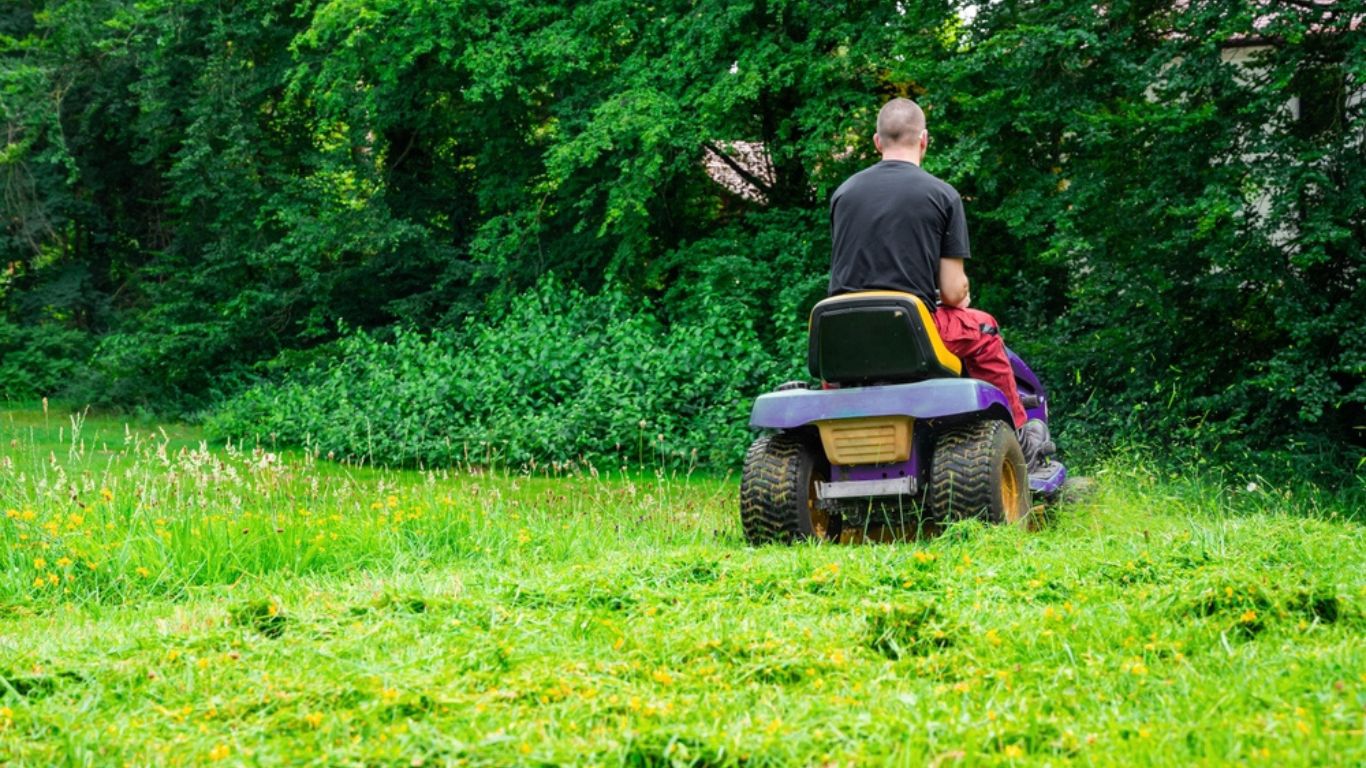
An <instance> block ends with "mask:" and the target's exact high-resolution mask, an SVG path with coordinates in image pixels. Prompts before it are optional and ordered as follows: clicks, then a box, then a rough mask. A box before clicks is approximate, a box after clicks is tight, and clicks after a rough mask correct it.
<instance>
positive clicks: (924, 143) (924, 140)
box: [920, 130, 930, 157]
mask: <svg viewBox="0 0 1366 768" xmlns="http://www.w3.org/2000/svg"><path fill="white" fill-rule="evenodd" d="M929 148H930V132H929V131H928V130H922V131H921V132H920V156H921V157H924V156H925V150H927V149H929Z"/></svg>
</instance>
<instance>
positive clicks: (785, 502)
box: [740, 432, 840, 546]
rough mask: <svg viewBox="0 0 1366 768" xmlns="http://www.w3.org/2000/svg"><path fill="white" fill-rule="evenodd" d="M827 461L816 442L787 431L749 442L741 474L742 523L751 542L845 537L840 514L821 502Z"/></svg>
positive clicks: (766, 542) (825, 539)
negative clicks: (819, 495) (820, 485)
mask: <svg viewBox="0 0 1366 768" xmlns="http://www.w3.org/2000/svg"><path fill="white" fill-rule="evenodd" d="M823 464H824V462H823V461H821V457H819V456H818V455H817V453H816V451H815V450H814V449H813V448H812V446H811V445H810V444H808V443H806V442H804V441H803V440H801V439H800V438H799V437H798V436H796V435H792V434H788V433H785V432H784V433H779V434H776V435H764V436H762V437H760V438H758V439H757V440H755V441H754V442H753V443H752V444H751V445H750V446H749V451H748V452H747V453H746V454H745V469H744V474H743V475H741V477H740V524H741V526H742V527H743V528H744V531H745V538H746V539H748V540H749V543H751V544H754V545H756V546H757V545H760V544H769V543H772V542H791V541H800V540H802V539H818V540H822V541H834V540H837V539H838V538H839V534H840V519H839V517H838V516H833V515H830V514H829V513H827V512H826V511H825V510H823V509H820V508H818V507H817V506H816V483H817V482H820V481H822V480H824V479H825V473H824V471H823V470H822V465H823Z"/></svg>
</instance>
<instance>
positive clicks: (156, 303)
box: [0, 0, 1366, 448]
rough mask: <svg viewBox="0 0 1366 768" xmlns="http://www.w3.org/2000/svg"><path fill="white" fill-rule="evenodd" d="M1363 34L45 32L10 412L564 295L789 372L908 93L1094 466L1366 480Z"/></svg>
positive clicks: (1106, 28)
mask: <svg viewBox="0 0 1366 768" xmlns="http://www.w3.org/2000/svg"><path fill="white" fill-rule="evenodd" d="M1363 15H1366V10H1364V9H1363V8H1362V7H1361V5H1360V4H1359V3H1334V4H1319V3H1283V4H1268V5H1257V4H1247V3H1244V2H1235V1H1234V0H1195V1H1193V2H1189V3H1182V4H1173V3H1169V2H1148V1H1147V0H1132V1H1126V0H1113V1H1112V2H1107V3H1101V4H1097V3H1093V2H1087V3H1081V2H1075V1H1074V0H1029V1H1022V0H1009V1H1007V0H1003V1H1002V2H993V3H986V4H978V3H973V4H967V3H957V2H948V1H947V0H946V1H945V2H916V3H874V2H843V3H814V2H809V1H805V0H695V1H690V2H681V1H678V0H662V1H661V2H653V3H646V4H639V3H628V2H623V1H622V0H587V1H586V2H580V3H540V2H512V3H508V2H491V1H490V0H460V1H459V2H449V1H446V0H290V1H289V2H284V0H248V1H247V2H226V0H190V1H189V2H173V1H172V0H141V1H140V2H132V0H90V1H89V2H66V1H63V0H45V1H44V0H16V1H15V2H11V3H8V4H6V6H5V8H4V9H3V10H0V95H3V107H2V108H0V112H3V119H4V123H5V125H4V129H5V136H6V139H5V142H6V143H5V145H4V148H3V153H2V154H0V179H3V181H4V192H5V194H4V198H3V221H4V224H3V231H2V232H0V263H3V264H5V265H7V266H6V268H5V270H4V272H3V275H0V295H3V296H4V300H5V306H4V311H3V313H2V316H0V352H3V353H4V355H5V357H4V360H3V362H0V373H3V374H4V375H3V379H2V380H0V394H3V395H4V396H8V397H27V396H33V395H35V394H40V393H53V392H56V391H58V390H60V389H63V388H65V389H67V390H68V391H70V392H74V393H75V395H76V396H80V397H86V398H94V399H99V400H102V401H106V402H114V403H124V404H145V405H153V406H155V407H161V408H169V409H182V410H183V409H193V408H198V407H202V406H205V405H209V404H211V403H213V402H215V401H216V400H218V399H219V398H221V397H222V396H225V395H230V394H231V393H233V392H236V391H239V390H240V388H241V387H242V386H244V385H246V384H248V383H250V382H251V381H254V380H256V379H257V378H258V377H259V376H262V375H268V376H273V375H278V374H279V373H281V372H282V371H287V370H289V369H291V368H294V367H296V364H297V363H298V362H299V361H301V360H307V359H314V358H316V356H317V355H318V354H324V355H325V354H326V350H327V349H328V345H329V344H330V342H332V341H333V340H334V339H336V338H337V337H338V335H339V334H344V333H348V332H349V331H348V330H347V329H357V328H359V329H370V330H372V331H374V332H376V333H377V334H378V336H367V338H368V339H374V338H378V339H383V338H384V333H385V329H388V328H394V327H405V326H406V327H415V328H418V329H437V328H441V329H447V330H448V331H449V333H454V334H455V335H454V336H451V335H449V333H448V334H447V335H444V336H443V337H442V338H446V339H449V338H459V337H460V336H459V334H460V329H461V328H462V327H464V324H465V322H466V321H467V320H468V319H473V318H484V319H485V320H486V321H488V322H491V323H492V325H491V326H488V327H497V322H496V320H497V318H498V317H500V316H503V315H504V314H506V313H507V311H508V309H509V307H510V306H512V305H513V303H516V302H521V301H524V300H525V299H524V298H522V297H523V296H524V292H526V291H528V290H531V289H532V287H533V286H535V285H537V284H538V282H539V281H540V280H541V279H542V278H543V277H544V276H546V275H548V274H555V275H558V277H559V279H560V280H563V281H566V282H568V283H570V284H573V285H577V286H579V287H580V288H582V289H584V290H587V291H589V292H599V291H602V292H607V293H612V294H613V295H616V294H617V293H621V294H622V295H625V296H629V297H631V298H632V300H634V301H635V302H637V304H638V305H639V311H640V312H642V313H648V314H650V315H652V316H653V317H654V320H652V322H657V323H659V324H660V326H659V327H660V328H662V329H667V328H669V327H672V326H679V327H683V326H687V327H694V326H695V327H712V328H716V327H722V325H724V324H721V325H718V324H717V322H716V321H715V317H716V314H715V308H716V307H724V308H725V311H726V313H728V314H729V316H730V318H731V321H733V322H734V323H738V324H739V326H738V327H745V328H752V329H753V335H752V339H753V343H754V344H757V345H758V347H759V351H760V352H761V353H762V354H761V356H760V357H761V358H766V359H768V360H775V361H785V364H786V365H787V366H788V367H790V368H792V369H793V373H794V374H795V373H796V370H795V369H796V368H797V366H796V359H797V356H798V349H799V347H800V339H801V334H802V332H803V327H802V325H803V323H802V316H803V313H804V312H805V310H806V308H807V307H809V306H810V304H811V303H812V302H813V301H814V300H816V298H818V297H819V296H820V295H821V292H822V290H823V282H824V271H825V268H826V265H827V262H828V247H829V245H828V228H827V225H826V221H825V213H824V211H825V204H826V201H827V200H828V196H829V193H830V192H831V191H832V190H833V188H834V186H835V185H837V184H838V183H839V182H840V181H841V180H842V179H843V178H844V177H845V176H847V175H848V174H849V173H851V172H852V171H854V170H856V169H857V168H859V167H862V166H863V165H865V164H867V163H868V162H870V161H871V159H872V147H871V143H870V141H869V136H870V134H871V133H872V130H873V120H874V116H875V113H876V108H877V106H878V105H879V103H880V102H881V101H882V100H883V99H885V98H886V97H888V96H892V95H910V96H913V97H915V98H917V99H918V100H919V101H920V102H921V103H922V104H924V105H925V106H926V108H927V110H928V112H929V115H930V121H931V134H932V138H933V144H932V147H931V151H930V155H929V157H928V159H927V165H928V166H929V167H930V169H931V170H932V171H934V172H936V173H938V174H939V175H941V176H944V177H945V178H947V179H949V180H950V181H952V182H953V183H954V184H955V185H957V186H958V187H959V188H960V190H962V191H963V193H964V195H965V198H966V200H967V203H968V206H967V207H968V215H969V217H970V223H971V227H972V233H973V241H974V250H975V254H976V257H975V259H974V261H973V264H972V274H973V278H974V282H975V285H976V286H977V288H978V290H977V291H975V293H976V294H977V296H978V299H977V302H978V303H979V304H981V305H983V306H984V307H986V308H987V309H989V310H992V311H994V312H996V313H997V314H998V315H1000V316H1001V317H1002V318H1003V320H1004V321H1005V325H1006V329H1007V334H1008V336H1009V338H1010V340H1011V342H1012V344H1013V345H1015V346H1017V347H1019V348H1021V350H1022V351H1025V352H1027V353H1028V355H1029V356H1030V358H1031V359H1032V360H1034V361H1035V362H1036V365H1038V366H1039V367H1041V368H1042V369H1043V370H1044V371H1045V372H1046V374H1047V375H1048V378H1049V379H1050V381H1052V382H1053V384H1054V387H1055V389H1056V394H1057V396H1058V400H1059V403H1060V405H1062V406H1064V407H1065V409H1066V412H1067V413H1068V420H1067V423H1068V424H1069V425H1070V426H1069V427H1068V431H1069V433H1070V434H1069V436H1070V437H1072V438H1073V443H1074V444H1079V443H1080V442H1082V441H1084V440H1085V439H1087V438H1093V442H1095V443H1099V442H1102V441H1103V440H1104V439H1106V438H1107V437H1108V436H1110V435H1114V434H1128V435H1134V436H1149V437H1152V436H1161V437H1162V438H1164V439H1166V438H1169V437H1177V438H1180V439H1181V440H1183V441H1195V442H1197V443H1199V444H1203V445H1217V444H1222V443H1235V444H1239V445H1262V446H1274V445H1278V444H1286V442H1287V441H1311V442H1316V444H1318V445H1321V446H1332V445H1337V446H1339V447H1341V446H1342V445H1352V444H1355V445H1356V446H1357V447H1358V448H1359V447H1360V445H1361V441H1362V439H1363V437H1362V435H1361V434H1360V430H1359V429H1357V427H1359V426H1360V424H1361V423H1362V422H1363V408H1364V407H1366V352H1363V351H1362V350H1363V349H1366V344H1363V341H1366V339H1363V338H1362V336H1363V331H1362V330H1361V328H1360V327H1359V324H1356V323H1355V322H1354V321H1355V318H1356V317H1359V316H1360V315H1361V314H1362V312H1363V310H1366V306H1363V302H1364V301H1366V299H1363V295H1364V294H1366V292H1363V291H1362V290H1361V289H1360V281H1361V271H1362V266H1363V260H1364V259H1366V257H1364V256H1363V252H1362V249H1363V243H1366V224H1364V223H1363V216H1364V214H1363V211H1366V162H1363V159H1366V158H1363V156H1362V155H1363V151H1366V138H1363V122H1362V115H1361V111H1362V108H1363V104H1364V103H1366V99H1363V98H1362V97H1361V95H1360V94H1361V92H1362V88H1363V80H1364V79H1366V56H1364V55H1363V47H1364V46H1366V43H1363V40H1362V38H1363V37H1366V36H1363V35H1361V34H1359V31H1358V30H1356V27H1357V26H1358V25H1359V24H1360V21H1361V18H1362V16H1363ZM709 166H710V167H711V168H712V169H713V170H712V171H711V172H710V173H709V171H708V167H709ZM716 169H720V173H722V174H726V175H728V176H729V177H731V182H732V183H731V184H730V186H729V187H727V186H726V185H723V184H719V183H717V179H716V178H715V177H716V175H717V171H716ZM728 322H730V321H728ZM480 327H485V326H483V325H481V326H480ZM642 327H650V326H649V324H646V326H642ZM727 327H729V326H727ZM662 332H663V331H662ZM747 337H748V336H747ZM96 345H98V346H96ZM495 346H496V345H495ZM362 347H364V345H362ZM358 348H359V347H358ZM365 348H368V347H365ZM317 359H322V358H317ZM754 359H760V358H754ZM778 367H779V368H781V367H782V365H781V364H780V365H779V366H778ZM765 370H767V366H765ZM1293 444H1294V445H1301V446H1302V445H1303V443H1302V442H1297V443H1293Z"/></svg>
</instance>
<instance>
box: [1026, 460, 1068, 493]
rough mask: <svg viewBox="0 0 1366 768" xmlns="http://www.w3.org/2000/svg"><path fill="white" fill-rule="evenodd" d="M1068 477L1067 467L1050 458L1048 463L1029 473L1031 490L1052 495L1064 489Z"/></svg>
mask: <svg viewBox="0 0 1366 768" xmlns="http://www.w3.org/2000/svg"><path fill="white" fill-rule="evenodd" d="M1066 479H1067V467H1064V466H1063V465H1061V464H1059V463H1058V462H1056V461H1053V460H1051V459H1050V460H1049V461H1048V463H1047V464H1045V465H1043V466H1042V467H1039V468H1038V469H1036V470H1034V471H1033V472H1030V473H1029V490H1031V491H1033V492H1034V493H1037V494H1042V495H1044V496H1052V495H1054V494H1056V493H1057V492H1058V491H1060V490H1061V489H1062V484H1063V481H1065V480H1066Z"/></svg>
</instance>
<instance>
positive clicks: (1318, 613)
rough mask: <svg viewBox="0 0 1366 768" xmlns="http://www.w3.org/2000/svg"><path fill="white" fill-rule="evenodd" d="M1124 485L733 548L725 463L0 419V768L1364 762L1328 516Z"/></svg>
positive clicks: (1301, 504) (1359, 542)
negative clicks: (437, 457) (1029, 516)
mask: <svg viewBox="0 0 1366 768" xmlns="http://www.w3.org/2000/svg"><path fill="white" fill-rule="evenodd" d="M73 427H74V429H73ZM73 432H74V434H73ZM1127 466H1128V465H1127V464H1124V463H1122V462H1119V461H1116V462H1115V463H1113V464H1112V465H1111V466H1110V467H1109V468H1108V469H1104V468H1103V469H1101V470H1100V471H1098V472H1097V473H1096V483H1095V488H1094V491H1093V493H1091V494H1090V495H1089V496H1087V497H1086V498H1085V499H1084V500H1082V501H1078V502H1075V503H1072V504H1069V505H1065V506H1062V507H1059V508H1057V509H1055V510H1054V515H1053V522H1052V524H1051V525H1049V526H1048V527H1046V528H1045V529H1044V530H1042V531H1040V532H1036V533H1029V532H1025V531H1022V530H1019V529H1015V528H987V527H983V526H981V525H977V524H972V523H964V524H958V525H955V526H952V527H950V528H949V529H948V531H947V532H946V533H945V534H944V535H942V536H940V537H937V538H934V539H932V540H927V541H921V542H907V543H901V544H896V545H870V546H858V547H835V546H810V545H808V546H797V547H790V548H789V547H771V548H763V549H757V550H756V549H752V548H749V547H747V546H745V544H744V542H743V539H742V538H741V536H740V534H739V530H738V522H737V520H736V511H735V510H736V502H735V496H736V486H737V482H736V480H735V479H734V478H716V477H697V476H693V477H689V476H684V475H679V474H653V473H649V472H643V473H635V474H626V475H623V474H622V473H620V472H619V471H613V472H606V471H601V472H600V471H598V470H596V469H593V468H590V467H586V466H573V467H564V466H551V467H541V468H535V469H528V470H526V471H522V472H506V471H497V472H495V471H487V470H485V471H479V470H477V469H476V468H473V467H463V468H459V469H455V470H442V471H429V472H416V471H414V472H387V471H381V470H374V469H370V468H357V467H348V466H342V465H336V464H332V463H329V462H326V461H320V460H318V459H317V458H316V457H312V456H308V455H306V454H302V453H273V452H270V451H268V450H266V449H262V448H250V447H248V448H240V449H239V448H235V447H234V448H207V447H204V446H202V445H201V443H200V442H199V439H198V436H197V434H196V433H195V432H194V431H193V430H191V429H189V428H185V427H175V428H174V429H173V428H172V427H170V426H167V427H166V428H165V429H164V431H163V430H162V429H160V428H157V427H154V426H151V425H144V426H142V427H140V428H139V427H136V426H133V427H129V428H127V429H125V427H124V425H123V424H122V423H121V422H118V421H115V420H109V419H99V418H93V417H92V418H90V419H87V420H85V421H84V422H83V423H73V422H72V421H71V420H70V418H69V417H68V416H66V415H65V414H63V415H62V416H61V417H60V418H59V417H57V416H56V415H55V414H49V415H48V416H47V417H44V415H43V414H42V413H41V412H33V411H23V412H9V413H0V511H3V514H4V515H5V516H4V517H3V518H0V764H6V765H8V764H14V765H62V764H68V765H121V764H125V763H128V764H133V765H172V764H202V763H206V762H211V761H220V763H221V764H225V765H231V764H251V765H295V764H316V765H404V766H408V765H422V764H425V765H443V764H472V765H517V764H523V765H544V764H562V763H573V764H604V765H622V764H625V765H644V766H649V765H741V764H743V765H845V764H859V765H865V764H866V765H880V764H903V765H922V764H926V763H932V762H935V763H936V764H939V765H1030V764H1039V765H1043V764H1052V765H1061V764H1077V765H1112V764H1119V765H1147V764H1154V765H1168V764H1171V765H1190V764H1222V763H1230V762H1232V763H1247V764H1264V765H1287V764H1344V765H1351V764H1361V763H1362V762H1363V761H1366V736H1364V735H1363V727H1366V641H1363V639H1362V636H1363V634H1366V632H1364V631H1363V630H1366V618H1364V617H1363V608H1364V607H1366V547H1363V544H1364V543H1366V535H1364V534H1363V529H1362V526H1361V523H1360V522H1359V520H1357V519H1356V518H1355V517H1354V515H1355V514H1356V505H1355V503H1354V499H1355V498H1356V497H1354V496H1352V495H1350V494H1342V495H1334V494H1328V493H1324V492H1318V491H1315V490H1314V489H1312V488H1296V489H1293V490H1292V491H1291V492H1286V491H1283V490H1280V489H1270V488H1263V487H1251V488H1249V487H1248V486H1247V485H1246V484H1245V483H1243V482H1242V481H1239V483H1238V484H1236V485H1234V484H1233V483H1231V482H1221V481H1220V480H1219V479H1218V478H1209V477H1207V478H1204V479H1201V478H1187V477H1170V476H1167V477H1156V476H1153V475H1152V474H1151V473H1147V472H1144V471H1141V470H1129V469H1127V468H1126V467H1127ZM10 510H13V512H12V513H11V512H10Z"/></svg>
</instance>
